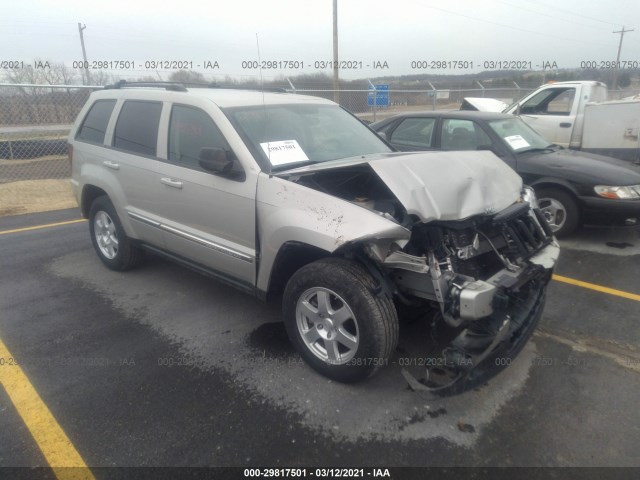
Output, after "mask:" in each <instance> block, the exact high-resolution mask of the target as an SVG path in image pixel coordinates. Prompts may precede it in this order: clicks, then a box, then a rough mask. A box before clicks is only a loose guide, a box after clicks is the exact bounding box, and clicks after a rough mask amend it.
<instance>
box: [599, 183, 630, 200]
mask: <svg viewBox="0 0 640 480" xmlns="http://www.w3.org/2000/svg"><path fill="white" fill-rule="evenodd" d="M593 189H594V190H595V191H596V193H597V194H598V195H599V196H601V197H603V198H613V199H615V200H624V199H633V198H640V185H629V186H628V187H610V186H606V185H596V186H595V187H594V188H593Z"/></svg>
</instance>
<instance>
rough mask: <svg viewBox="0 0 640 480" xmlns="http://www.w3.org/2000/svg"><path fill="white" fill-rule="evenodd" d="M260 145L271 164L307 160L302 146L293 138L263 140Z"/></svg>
mask: <svg viewBox="0 0 640 480" xmlns="http://www.w3.org/2000/svg"><path fill="white" fill-rule="evenodd" d="M260 146H261V147H262V149H263V150H264V153H266V154H267V157H268V158H269V161H270V162H271V165H274V166H275V165H285V164H287V163H296V162H305V161H307V160H309V157H307V155H306V153H304V150H302V147H300V145H299V144H298V142H296V141H295V140H280V141H278V142H265V143H261V144H260Z"/></svg>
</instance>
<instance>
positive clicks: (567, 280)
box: [553, 274, 640, 302]
mask: <svg viewBox="0 0 640 480" xmlns="http://www.w3.org/2000/svg"><path fill="white" fill-rule="evenodd" d="M553 279H554V280H556V281H558V282H563V283H568V284H570V285H576V286H578V287H582V288H588V289H589V290H595V291H596V292H601V293H608V294H609V295H615V296H616V297H623V298H628V299H629V300H635V301H636V302H640V295H637V294H635V293H629V292H623V291H622V290H616V289H615V288H609V287H603V286H602V285H595V284H593V283H588V282H583V281H581V280H575V279H573V278H569V277H563V276H561V275H555V274H554V275H553Z"/></svg>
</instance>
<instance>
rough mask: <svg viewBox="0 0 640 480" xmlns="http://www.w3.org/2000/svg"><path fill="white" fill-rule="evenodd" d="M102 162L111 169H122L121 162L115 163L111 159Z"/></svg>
mask: <svg viewBox="0 0 640 480" xmlns="http://www.w3.org/2000/svg"><path fill="white" fill-rule="evenodd" d="M102 164H103V165H104V166H105V167H107V168H110V169H111V170H120V164H119V163H114V162H112V161H111V160H105V161H104V162H102Z"/></svg>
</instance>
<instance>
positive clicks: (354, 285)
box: [283, 258, 398, 382]
mask: <svg viewBox="0 0 640 480" xmlns="http://www.w3.org/2000/svg"><path fill="white" fill-rule="evenodd" d="M375 288H376V281H375V280H374V279H373V277H372V276H371V274H369V272H367V271H366V270H365V269H364V268H363V267H362V266H361V265H359V264H357V263H355V262H351V261H348V260H345V259H340V258H327V259H322V260H318V261H316V262H313V263H310V264H308V265H306V266H304V267H302V268H301V269H300V270H298V271H297V272H296V273H295V274H294V275H293V276H292V277H291V279H290V280H289V282H288V284H287V287H286V289H285V292H284V299H283V309H284V321H285V326H286V329H287V333H288V334H289V338H290V339H291V341H292V343H293V344H294V346H295V347H296V349H297V350H298V352H300V355H301V356H302V357H303V358H304V359H305V361H306V362H307V363H308V364H309V365H311V367H313V368H314V369H315V370H317V371H318V372H320V373H322V374H323V375H325V376H327V377H329V378H332V379H334V380H337V381H340V382H356V381H358V380H362V379H364V378H367V377H369V376H371V375H373V374H374V373H375V372H376V371H377V370H378V369H379V368H380V367H382V366H384V365H386V364H387V363H388V360H389V357H390V356H391V354H392V353H393V351H394V349H395V347H396V344H397V343H398V317H397V313H396V310H395V307H394V305H393V302H392V300H391V298H390V297H389V296H388V295H387V294H386V293H379V294H376V293H374V291H375Z"/></svg>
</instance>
